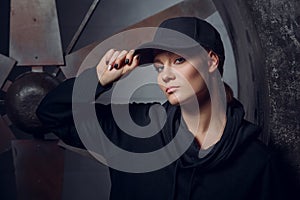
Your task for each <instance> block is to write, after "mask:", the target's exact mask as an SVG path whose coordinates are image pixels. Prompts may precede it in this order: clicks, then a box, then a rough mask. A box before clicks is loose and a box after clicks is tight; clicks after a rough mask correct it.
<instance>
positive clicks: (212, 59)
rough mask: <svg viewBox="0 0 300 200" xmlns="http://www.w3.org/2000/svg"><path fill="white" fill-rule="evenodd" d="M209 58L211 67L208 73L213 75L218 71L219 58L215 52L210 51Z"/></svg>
mask: <svg viewBox="0 0 300 200" xmlns="http://www.w3.org/2000/svg"><path fill="white" fill-rule="evenodd" d="M207 56H208V67H209V68H208V71H209V72H210V73H213V72H214V71H216V70H217V69H218V65H219V56H218V55H217V54H216V53H215V52H213V51H209V52H208V55H207Z"/></svg>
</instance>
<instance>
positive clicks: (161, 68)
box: [154, 65, 164, 73]
mask: <svg viewBox="0 0 300 200" xmlns="http://www.w3.org/2000/svg"><path fill="white" fill-rule="evenodd" d="M154 68H155V70H156V71H157V72H158V73H159V72H162V71H163V70H164V66H163V65H160V66H155V65H154Z"/></svg>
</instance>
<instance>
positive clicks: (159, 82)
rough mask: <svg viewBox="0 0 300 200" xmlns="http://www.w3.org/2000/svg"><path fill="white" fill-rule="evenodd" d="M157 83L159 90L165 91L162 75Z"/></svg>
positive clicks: (158, 76)
mask: <svg viewBox="0 0 300 200" xmlns="http://www.w3.org/2000/svg"><path fill="white" fill-rule="evenodd" d="M156 81H157V84H158V86H159V88H160V89H161V90H164V89H163V82H162V79H161V75H160V74H158V75H157V79H156Z"/></svg>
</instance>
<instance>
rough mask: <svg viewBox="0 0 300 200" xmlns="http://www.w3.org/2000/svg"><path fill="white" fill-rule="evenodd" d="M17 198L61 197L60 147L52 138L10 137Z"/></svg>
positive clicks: (61, 163)
mask: <svg viewBox="0 0 300 200" xmlns="http://www.w3.org/2000/svg"><path fill="white" fill-rule="evenodd" d="M12 150H13V158H14V166H15V175H16V184H17V196H18V200H27V199H28V200H31V199H43V200H57V199H61V196H62V185H63V172H64V150H63V149H62V148H60V147H59V146H58V145H57V140H55V141H42V140H13V141H12Z"/></svg>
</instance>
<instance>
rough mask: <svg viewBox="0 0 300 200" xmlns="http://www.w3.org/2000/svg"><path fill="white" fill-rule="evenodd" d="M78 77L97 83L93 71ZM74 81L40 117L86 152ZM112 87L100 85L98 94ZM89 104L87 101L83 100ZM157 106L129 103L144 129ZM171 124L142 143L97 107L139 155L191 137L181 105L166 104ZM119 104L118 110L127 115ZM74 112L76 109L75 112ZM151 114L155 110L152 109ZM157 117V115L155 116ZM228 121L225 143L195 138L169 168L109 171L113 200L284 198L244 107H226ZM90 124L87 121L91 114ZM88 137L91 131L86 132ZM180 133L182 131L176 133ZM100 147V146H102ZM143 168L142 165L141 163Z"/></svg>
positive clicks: (48, 100) (111, 132)
mask: <svg viewBox="0 0 300 200" xmlns="http://www.w3.org/2000/svg"><path fill="white" fill-rule="evenodd" d="M78 79H79V80H80V79H81V80H82V81H83V83H87V82H88V81H90V82H91V83H95V82H96V81H97V77H96V72H95V68H93V69H89V70H86V71H85V72H84V73H82V74H81V75H80V76H79V77H78ZM74 81H75V79H74V78H73V79H68V80H66V81H64V82H63V83H62V84H60V85H59V86H58V87H57V88H56V89H55V90H53V91H51V92H50V93H49V94H48V95H47V96H46V97H45V98H44V99H43V101H42V102H41V104H40V105H39V108H38V110H37V115H38V117H39V118H40V119H41V121H42V122H43V123H44V124H45V125H46V126H47V127H48V128H49V129H50V130H51V131H53V132H54V133H55V134H56V135H57V136H58V137H60V138H61V139H62V140H63V141H64V142H66V143H67V144H70V145H73V146H76V147H80V148H85V147H84V145H83V144H82V142H81V140H80V138H79V137H78V133H77V131H76V128H75V126H74V122H73V116H72V91H73V86H74ZM107 89H108V88H104V87H102V86H101V85H99V84H98V86H97V90H96V96H98V95H99V94H101V93H103V92H104V91H105V90H107ZM84 90H85V86H83V88H82V93H83V94H82V98H81V100H80V101H81V102H84V103H90V102H92V101H93V100H94V97H95V96H93V97H91V95H85V91H84ZM85 101H86V102H85ZM152 105H154V104H135V103H134V104H131V105H130V115H131V117H132V120H133V121H134V122H135V123H136V124H138V125H140V126H144V125H147V124H148V123H149V122H150V118H149V108H150V107H151V106H152ZM163 107H164V108H165V110H166V113H167V120H166V123H165V125H164V126H163V128H162V129H161V131H160V132H159V133H158V134H156V135H154V136H152V137H149V138H146V139H141V138H135V137H133V136H130V135H127V134H125V133H124V132H123V131H122V130H121V129H120V128H119V127H118V125H117V124H116V123H115V121H114V118H113V115H112V113H111V107H110V105H99V104H96V105H95V108H96V112H97V117H98V121H99V122H98V121H97V123H100V125H101V127H102V129H103V130H104V132H105V134H106V136H107V137H108V138H109V139H110V140H111V141H112V142H113V143H114V144H116V145H117V146H119V147H120V148H122V149H124V150H127V151H130V152H136V153H142V152H152V151H155V150H157V149H160V148H162V147H164V146H165V145H167V144H169V143H170V142H171V141H172V139H173V138H174V137H175V135H176V133H177V131H178V130H179V129H180V130H181V131H183V132H185V135H186V136H187V137H191V136H192V134H191V133H190V132H189V131H188V129H187V128H186V125H185V124H184V122H183V123H180V122H182V120H181V113H180V107H179V106H172V105H170V104H169V103H165V104H163ZM122 109H123V108H122V106H120V112H123V110H122ZM73 111H74V110H73ZM152 114H153V111H152ZM154 114H157V115H158V116H159V113H155V111H154ZM226 115H227V123H226V126H225V130H224V133H223V135H222V137H221V139H220V140H219V141H218V142H217V143H216V144H215V145H214V146H212V147H210V149H208V150H206V151H204V150H201V151H200V149H199V147H198V144H197V142H196V140H195V139H194V140H192V142H191V144H190V145H189V146H188V148H187V150H186V151H185V152H184V154H182V155H181V156H180V158H178V159H176V160H175V161H174V162H172V163H170V164H169V165H167V166H165V167H163V168H160V169H158V170H155V171H150V172H146V173H131V172H124V171H121V170H117V169H112V168H110V177H111V193H110V199H112V200H121V199H122V200H126V199H128V200H135V199H136V200H154V199H155V200H169V199H170V200H171V199H172V200H173V199H178V200H189V199H191V200H199V199H201V200H222V199H225V200H227V199H228V200H248V199H249V200H274V199H285V198H284V197H283V196H282V195H283V192H282V186H281V185H280V180H279V176H278V171H277V169H276V164H275V163H274V161H275V160H274V158H273V157H272V154H271V153H270V151H269V150H268V149H267V147H266V146H265V145H264V144H262V143H261V142H260V141H259V140H257V136H258V135H259V132H260V130H259V129H258V127H257V126H255V125H253V124H251V123H250V122H248V121H246V120H244V109H243V106H242V105H241V103H239V102H238V101H237V100H233V102H232V103H230V104H229V105H228V106H227V114H226ZM86 117H87V119H86V121H87V122H89V121H90V119H88V116H86ZM87 134H88V133H87ZM177 134H178V133H177ZM99 145H100V144H99ZM140 164H141V165H143V163H140Z"/></svg>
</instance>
